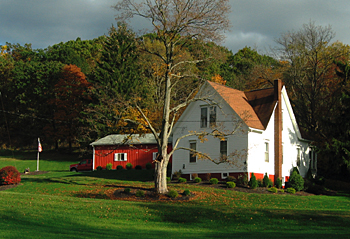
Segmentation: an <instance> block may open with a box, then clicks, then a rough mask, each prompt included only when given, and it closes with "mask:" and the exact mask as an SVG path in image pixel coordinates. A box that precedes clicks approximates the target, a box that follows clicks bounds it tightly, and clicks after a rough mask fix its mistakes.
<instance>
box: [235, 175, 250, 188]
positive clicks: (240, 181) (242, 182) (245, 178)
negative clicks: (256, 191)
mask: <svg viewBox="0 0 350 239" xmlns="http://www.w3.org/2000/svg"><path fill="white" fill-rule="evenodd" d="M237 181H238V184H240V185H242V186H247V185H248V176H247V174H246V173H244V174H240V175H239V176H238V179H237Z"/></svg>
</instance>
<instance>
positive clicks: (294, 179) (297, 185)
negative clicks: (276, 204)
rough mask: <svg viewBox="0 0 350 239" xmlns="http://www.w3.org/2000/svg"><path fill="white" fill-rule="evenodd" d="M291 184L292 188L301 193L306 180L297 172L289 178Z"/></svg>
mask: <svg viewBox="0 0 350 239" xmlns="http://www.w3.org/2000/svg"><path fill="white" fill-rule="evenodd" d="M289 183H290V186H291V187H292V188H294V189H295V190H296V191H301V190H303V189H304V179H303V177H301V176H300V174H298V173H297V172H296V171H293V172H292V175H291V176H290V178H289Z"/></svg>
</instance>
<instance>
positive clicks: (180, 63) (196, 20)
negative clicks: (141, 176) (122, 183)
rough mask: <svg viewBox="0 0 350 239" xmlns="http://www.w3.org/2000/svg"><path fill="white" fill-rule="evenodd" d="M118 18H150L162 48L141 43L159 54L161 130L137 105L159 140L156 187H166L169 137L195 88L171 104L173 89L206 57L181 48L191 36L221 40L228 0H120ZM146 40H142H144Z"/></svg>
mask: <svg viewBox="0 0 350 239" xmlns="http://www.w3.org/2000/svg"><path fill="white" fill-rule="evenodd" d="M114 8H115V10H117V12H118V13H117V17H116V20H117V21H125V20H128V19H130V18H133V17H134V16H138V17H142V18H144V19H146V20H148V21H150V22H151V24H152V25H153V27H154V29H153V31H152V32H153V33H156V40H157V41H159V42H160V43H161V45H162V47H161V49H159V48H158V49H151V48H149V47H147V45H146V44H142V41H141V47H142V48H143V50H144V51H146V52H147V53H148V54H151V55H153V56H155V57H157V58H158V60H160V61H161V62H162V64H163V69H162V74H161V77H162V78H163V82H164V84H163V89H162V91H163V92H162V93H163V95H164V98H163V100H162V105H163V109H162V111H163V114H162V123H161V128H160V130H159V131H160V132H157V129H156V128H154V127H153V126H152V123H151V122H150V120H148V118H147V116H146V115H145V114H144V112H143V111H142V110H141V108H140V107H138V106H137V105H136V106H135V107H136V108H137V109H138V110H139V113H140V114H141V115H142V116H143V118H144V120H145V121H146V122H147V125H146V126H147V128H149V129H150V130H151V132H152V133H153V134H154V136H155V138H156V141H157V143H158V153H159V154H158V158H157V160H156V177H155V189H156V192H158V193H166V192H167V191H168V189H167V184H166V171H167V170H166V169H167V165H168V162H169V159H170V157H171V155H172V154H173V152H174V150H175V148H176V147H174V149H173V151H171V152H170V153H168V140H169V138H170V136H171V132H172V129H173V126H174V123H175V119H176V116H177V113H178V112H179V111H181V109H183V108H184V107H186V106H187V105H188V104H189V103H190V102H192V101H193V100H198V99H197V98H193V94H194V93H195V91H190V92H188V93H187V95H186V96H185V97H183V101H182V102H181V103H178V104H176V105H173V104H172V100H173V99H174V98H173V97H174V95H173V91H174V89H175V88H176V87H178V86H180V85H182V84H183V82H184V81H186V79H188V78H191V77H194V76H195V75H194V72H193V71H191V70H192V69H193V68H192V67H191V65H192V66H193V65H195V64H197V63H199V62H201V61H203V60H205V59H194V57H188V56H185V54H183V52H184V51H183V48H184V47H189V46H190V44H191V42H193V40H196V39H199V40H201V41H204V42H205V41H220V40H222V39H223V37H224V31H225V30H227V29H228V27H229V20H228V17H227V14H228V12H229V10H230V7H229V3H228V0H143V1H133V0H121V1H119V2H118V3H117V4H116V5H115V6H114ZM144 42H145V41H144Z"/></svg>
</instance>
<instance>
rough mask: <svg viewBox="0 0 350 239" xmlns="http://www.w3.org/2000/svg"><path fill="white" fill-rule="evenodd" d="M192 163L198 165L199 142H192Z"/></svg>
mask: <svg viewBox="0 0 350 239" xmlns="http://www.w3.org/2000/svg"><path fill="white" fill-rule="evenodd" d="M190 149H191V150H190V163H196V162H197V155H196V150H197V142H196V141H190Z"/></svg>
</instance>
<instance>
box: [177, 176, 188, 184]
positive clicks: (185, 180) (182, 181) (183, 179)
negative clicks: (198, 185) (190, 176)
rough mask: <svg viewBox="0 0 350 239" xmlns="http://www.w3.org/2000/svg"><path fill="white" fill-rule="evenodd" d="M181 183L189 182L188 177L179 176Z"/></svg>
mask: <svg viewBox="0 0 350 239" xmlns="http://www.w3.org/2000/svg"><path fill="white" fill-rule="evenodd" d="M177 181H178V182H179V183H186V182H187V179H186V178H181V177H180V178H179V179H178V180H177Z"/></svg>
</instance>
